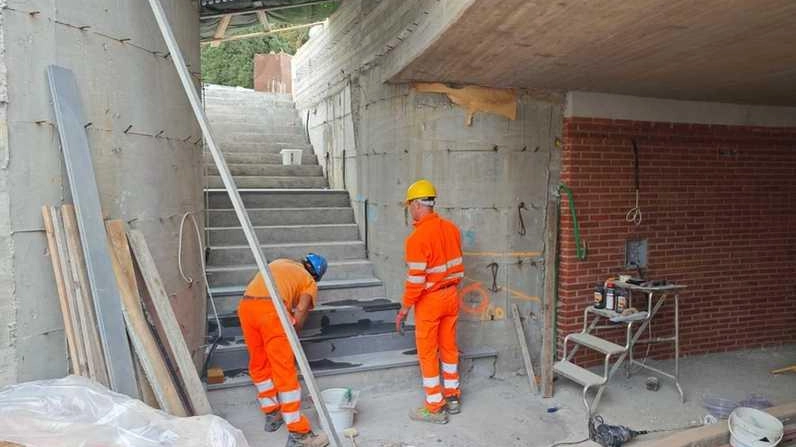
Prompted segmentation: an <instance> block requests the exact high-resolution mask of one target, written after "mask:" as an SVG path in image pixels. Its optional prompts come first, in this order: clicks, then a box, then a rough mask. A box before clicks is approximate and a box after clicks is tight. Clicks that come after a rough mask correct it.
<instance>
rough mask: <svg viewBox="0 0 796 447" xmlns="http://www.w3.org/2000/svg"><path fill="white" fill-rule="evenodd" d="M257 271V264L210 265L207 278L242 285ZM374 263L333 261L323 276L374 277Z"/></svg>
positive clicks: (220, 283)
mask: <svg viewBox="0 0 796 447" xmlns="http://www.w3.org/2000/svg"><path fill="white" fill-rule="evenodd" d="M256 272H257V266H256V265H254V264H251V265H241V266H229V267H208V268H207V280H208V281H209V282H210V287H227V286H240V285H241V284H246V283H248V282H249V281H250V280H251V278H252V277H253V276H254V274H255V273H256ZM374 277H375V272H374V267H373V263H371V262H370V261H368V260H367V259H355V260H353V261H333V262H330V263H329V270H327V271H326V274H325V275H324V276H323V278H324V279H325V280H327V281H331V280H338V279H363V278H374Z"/></svg>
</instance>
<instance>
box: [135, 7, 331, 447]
mask: <svg viewBox="0 0 796 447" xmlns="http://www.w3.org/2000/svg"><path fill="white" fill-rule="evenodd" d="M149 6H150V7H151V8H152V12H153V14H154V15H155V20H156V21H157V24H158V27H159V28H160V32H161V34H162V35H163V40H165V42H166V46H167V47H168V49H169V55H170V56H171V59H172V61H173V62H174V66H175V68H176V69H177V74H178V75H179V77H180V81H181V82H182V86H183V89H184V90H185V93H186V95H187V96H188V100H189V102H190V103H191V107H192V108H193V111H194V114H195V115H196V119H197V121H198V122H199V127H201V129H202V135H203V136H204V138H205V141H206V143H207V146H208V148H209V150H210V153H211V155H212V156H213V161H214V162H215V164H216V167H217V168H218V171H219V175H220V176H221V179H222V181H223V183H224V187H225V189H226V190H227V193H228V194H229V198H230V201H231V202H232V207H233V208H234V209H235V214H236V215H237V216H238V220H240V223H241V226H242V227H243V233H244V234H245V235H246V240H247V241H248V243H249V247H250V248H251V250H252V254H253V255H254V259H255V261H256V263H257V267H258V269H259V271H260V274H261V275H262V277H263V281H264V282H265V286H266V288H267V289H268V293H269V294H270V296H271V301H272V302H273V304H274V308H275V309H276V313H277V315H278V316H279V321H280V323H281V324H282V329H284V331H285V333H286V334H287V339H288V342H289V343H290V347H291V349H292V350H293V354H294V356H295V358H296V361H297V363H298V366H299V369H300V370H301V374H302V375H303V376H304V382H305V384H306V385H307V389H308V390H309V392H310V395H311V396H312V399H313V403H314V404H315V408H316V409H317V411H318V417H319V419H320V421H321V425H322V426H323V429H324V430H325V431H326V433H327V435H328V436H329V440H330V441H331V444H332V446H333V447H343V444H342V443H341V442H340V438H339V435H338V434H337V431H336V430H335V428H334V425H332V423H331V418H330V416H329V412H328V410H327V409H326V405H325V403H324V401H323V399H322V398H321V394H320V389H319V388H318V385H317V383H316V382H315V377H314V376H313V374H312V370H311V369H310V364H309V361H308V360H307V357H306V355H305V354H304V350H303V349H302V348H301V342H300V341H299V339H298V335H297V334H296V331H295V329H294V328H293V325H292V324H291V322H290V318H289V315H288V313H287V309H286V308H285V304H284V302H283V301H282V298H281V296H280V295H279V290H278V289H277V288H276V287H275V285H274V281H273V278H272V276H271V270H270V269H269V268H268V263H267V262H266V258H265V255H263V253H262V250H261V248H260V242H259V241H258V240H257V235H256V234H255V232H254V229H253V228H252V224H251V221H250V220H249V215H248V213H247V212H246V209H245V207H244V205H243V199H241V196H240V193H239V192H238V189H237V187H236V186H235V181H234V179H233V178H232V175H231V174H230V171H229V167H228V166H227V163H226V161H225V160H224V155H223V154H222V153H221V150H220V149H219V148H218V146H217V145H216V143H215V139H214V138H213V133H212V130H211V128H210V123H209V122H208V119H207V116H206V115H205V113H204V111H203V109H202V105H201V102H200V99H199V95H198V94H197V92H196V89H195V87H194V85H193V82H192V80H191V74H190V72H189V71H188V67H187V66H186V64H185V59H184V58H183V56H182V52H181V51H180V47H179V45H178V44H177V40H176V38H175V37H174V32H173V31H172V29H171V26H170V24H169V21H168V17H167V16H166V12H165V11H164V9H163V5H162V4H161V3H160V0H149Z"/></svg>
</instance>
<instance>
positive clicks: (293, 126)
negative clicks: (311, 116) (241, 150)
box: [211, 118, 305, 135]
mask: <svg viewBox="0 0 796 447" xmlns="http://www.w3.org/2000/svg"><path fill="white" fill-rule="evenodd" d="M211 122H212V126H213V131H214V132H215V134H216V135H222V134H226V133H257V132H259V133H265V134H268V133H272V134H273V133H292V132H295V131H299V132H300V133H302V134H304V132H305V131H304V125H303V124H302V123H301V121H299V120H298V118H297V119H294V120H275V119H269V120H267V121H266V120H264V121H262V122H257V123H253V122H241V121H235V120H213V121H211ZM278 129H282V130H281V131H279V130H278Z"/></svg>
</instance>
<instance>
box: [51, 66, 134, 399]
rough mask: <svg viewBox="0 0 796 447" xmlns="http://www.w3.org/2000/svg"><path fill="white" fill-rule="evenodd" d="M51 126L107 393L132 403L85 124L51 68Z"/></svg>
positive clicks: (65, 81) (70, 78)
mask: <svg viewBox="0 0 796 447" xmlns="http://www.w3.org/2000/svg"><path fill="white" fill-rule="evenodd" d="M47 77H48V80H49V83H50V93H51V94H52V100H53V109H54V110H55V120H56V123H57V125H58V135H59V137H60V140H61V149H62V150H63V153H64V164H65V165H66V174H67V176H68V177H69V187H70V188H71V190H72V199H73V200H74V202H75V211H76V213H77V222H78V227H79V229H80V241H81V242H82V244H83V250H84V251H85V255H86V270H87V272H88V279H89V284H90V286H91V294H92V296H93V297H94V306H95V308H96V311H97V326H98V327H99V332H100V335H101V337H100V338H101V340H102V347H103V352H104V354H105V364H106V365H107V366H108V376H109V381H110V386H111V389H112V390H113V391H116V392H118V393H122V394H126V395H128V396H130V397H133V398H136V399H137V398H138V397H139V393H138V386H137V385H136V379H135V371H134V369H133V357H132V353H131V352H130V345H129V343H128V342H127V334H126V333H125V324H124V319H123V317H122V300H121V295H120V293H119V289H118V286H117V284H116V275H115V274H114V272H113V269H112V267H111V254H110V251H109V249H108V241H107V236H106V233H105V225H104V224H103V222H102V208H101V206H100V198H99V191H98V190H97V181H96V178H95V176H94V165H93V163H92V159H91V149H90V148H89V144H88V135H87V134H86V118H85V113H84V111H83V103H82V102H81V101H80V95H79V90H78V87H77V81H76V80H75V75H74V73H72V71H71V70H68V69H66V68H63V67H58V66H55V65H50V66H49V67H47Z"/></svg>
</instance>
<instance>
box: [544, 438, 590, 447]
mask: <svg viewBox="0 0 796 447" xmlns="http://www.w3.org/2000/svg"><path fill="white" fill-rule="evenodd" d="M588 440H589V438H586V439H582V440H580V441H567V442H556V443H555V444H553V445H551V446H550V447H559V446H561V445H578V444H583V443H584V442H586V441H588Z"/></svg>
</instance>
